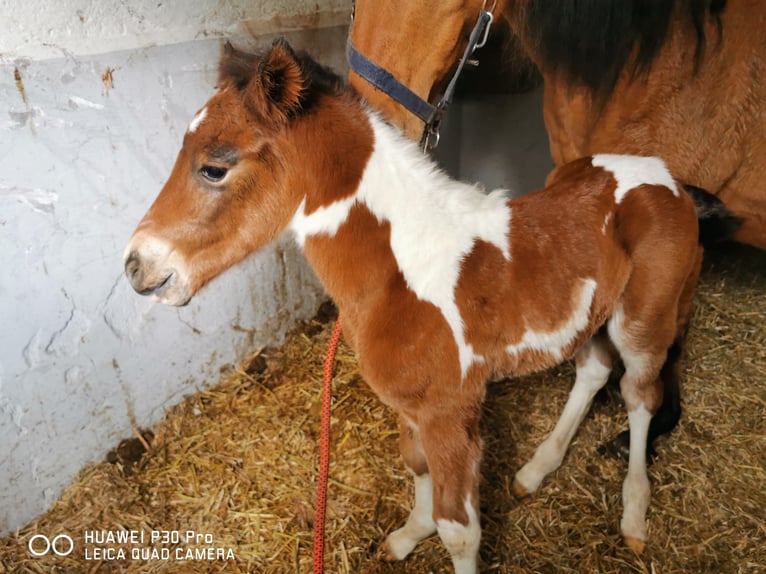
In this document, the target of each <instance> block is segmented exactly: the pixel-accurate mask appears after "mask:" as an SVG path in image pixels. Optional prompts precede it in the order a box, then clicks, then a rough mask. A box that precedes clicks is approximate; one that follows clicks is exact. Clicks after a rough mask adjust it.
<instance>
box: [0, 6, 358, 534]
mask: <svg viewBox="0 0 766 574" xmlns="http://www.w3.org/2000/svg"><path fill="white" fill-rule="evenodd" d="M349 5H350V3H349V2H347V1H345V0H343V1H338V0H320V1H312V2H304V1H293V2H288V1H282V2H266V1H259V0H247V1H242V2H240V1H233V0H230V1H227V2H217V1H195V2H186V1H183V0H175V1H170V2H169V1H163V2H159V1H157V0H152V1H144V0H128V1H117V0H98V1H96V0H93V1H86V0H77V1H72V0H70V1H57V2H53V1H48V2H41V1H30V0H23V1H21V0H13V1H10V2H9V1H3V2H0V20H2V22H3V32H2V34H0V270H1V271H0V322H1V324H2V329H0V437H2V440H0V535H2V534H5V533H7V532H9V531H11V530H13V529H14V528H16V527H18V526H20V525H22V524H24V523H26V522H27V521H29V520H30V519H32V518H33V517H34V516H36V515H37V514H39V513H41V512H43V511H44V510H46V508H47V507H48V506H49V505H50V504H51V503H52V502H53V501H54V500H55V499H56V498H57V497H58V496H59V494H60V493H61V491H62V490H63V489H64V488H65V487H66V486H67V485H68V484H69V483H70V482H71V480H72V478H73V477H74V475H75V474H76V473H77V472H78V471H79V470H80V469H81V468H82V467H83V466H84V465H86V464H87V463H90V462H94V461H98V460H101V459H103V457H104V456H105V454H106V453H107V452H108V451H109V450H110V449H112V448H114V447H115V446H116V444H117V443H118V442H119V440H120V439H122V438H126V437H130V436H132V435H133V433H134V429H136V428H139V427H147V426H150V425H152V424H153V423H154V422H156V421H157V420H159V419H160V418H161V417H162V416H163V413H164V412H165V410H166V409H167V408H168V407H169V406H171V405H173V404H175V403H177V402H178V401H179V400H180V399H181V398H182V396H184V395H185V394H188V393H191V392H194V391H196V390H197V389H199V388H203V387H204V386H206V385H209V384H213V383H215V382H217V380H218V378H219V373H220V371H221V369H223V368H225V367H227V366H229V365H232V364H235V363H237V362H238V361H240V360H241V359H242V358H243V356H244V355H245V354H246V353H248V352H249V351H251V350H253V349H255V348H257V347H260V346H264V345H275V344H278V343H279V342H280V341H281V340H282V338H283V336H284V334H285V332H286V331H287V330H288V329H289V328H291V327H292V326H293V325H294V324H295V322H296V320H298V319H301V318H306V317H309V316H311V315H312V314H313V313H314V311H315V309H316V307H317V306H318V303H319V302H320V301H321V300H322V299H323V294H322V291H321V288H320V287H319V285H318V283H317V281H316V279H315V278H314V276H313V274H312V273H311V271H310V270H309V269H308V267H307V265H306V264H305V262H304V260H303V258H302V256H301V255H300V254H299V253H298V252H297V250H296V249H295V248H294V247H293V246H292V245H291V244H290V243H289V242H285V241H283V242H281V243H279V244H277V245H275V246H272V247H269V248H267V249H265V250H263V252H261V253H259V254H257V255H255V256H253V257H251V258H249V259H248V260H247V261H245V262H244V263H243V264H241V265H239V266H237V267H236V268H235V269H232V270H231V271H230V272H228V273H226V274H224V275H223V276H222V277H220V278H219V279H217V280H215V281H214V282H212V283H211V284H210V285H209V286H207V287H206V288H205V289H203V291H202V292H201V293H200V294H199V295H198V296H197V297H196V298H195V299H194V300H193V301H192V302H191V303H190V304H189V305H188V306H187V307H183V308H169V307H163V306H158V305H155V304H154V303H152V301H151V300H149V299H147V298H144V297H140V296H138V295H137V294H136V293H134V292H133V291H132V290H131V288H130V287H129V285H128V283H127V281H126V279H125V277H124V275H123V270H122V254H123V250H124V247H125V245H126V243H127V241H128V238H129V237H130V235H131V233H132V231H133V229H134V227H135V225H136V224H137V223H138V221H139V219H140V218H141V216H142V215H143V213H144V212H145V211H146V209H147V208H148V207H149V205H150V204H151V202H152V200H153V199H154V197H155V196H156V194H157V193H158V192H159V190H160V188H161V187H162V185H163V183H164V181H165V179H166V177H167V176H168V174H169V173H170V169H171V167H172V165H173V162H174V160H175V155H176V153H177V151H178V149H179V148H180V144H181V140H182V138H183V134H184V132H185V131H186V128H187V125H188V123H189V120H190V119H191V118H192V116H193V115H194V113H195V112H196V110H197V109H198V108H199V107H200V106H201V105H202V104H203V103H204V102H205V101H206V100H207V99H208V98H209V97H210V96H211V95H212V93H213V91H214V89H213V88H214V84H215V78H216V63H217V58H218V55H219V50H220V39H219V37H220V36H226V37H232V38H234V39H235V41H237V43H239V44H243V45H249V46H252V45H254V44H256V43H261V44H262V43H264V42H268V41H270V40H271V38H270V37H269V36H259V39H258V42H255V41H254V40H252V39H251V38H249V37H248V35H249V33H250V32H253V31H254V32H263V33H269V32H272V33H273V32H274V31H275V30H277V29H282V28H287V29H293V30H295V31H294V32H292V33H290V34H288V38H289V39H290V40H292V41H293V42H294V43H295V44H296V45H298V46H304V47H311V50H312V52H313V53H314V54H316V55H317V56H318V57H319V58H320V59H322V60H323V61H325V62H328V63H330V64H332V65H335V66H336V67H342V66H344V56H343V47H344V42H345V37H346V30H345V28H344V27H337V26H336V27H325V26H331V25H337V24H339V23H340V24H346V23H347V21H348V9H349ZM314 26H320V27H319V28H314ZM307 27H309V28H310V29H307ZM301 29H303V30H301ZM115 50H119V51H115ZM109 75H111V78H112V80H113V83H111V82H109V81H108V79H109V78H108V76H109Z"/></svg>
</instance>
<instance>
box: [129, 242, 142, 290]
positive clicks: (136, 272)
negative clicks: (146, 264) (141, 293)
mask: <svg viewBox="0 0 766 574" xmlns="http://www.w3.org/2000/svg"><path fill="white" fill-rule="evenodd" d="M125 275H127V276H128V280H129V281H130V284H131V285H133V288H135V289H138V288H139V285H140V283H141V278H142V276H143V273H142V272H141V259H140V257H139V256H138V252H136V251H131V252H130V254H129V255H128V258H127V259H126V260H125Z"/></svg>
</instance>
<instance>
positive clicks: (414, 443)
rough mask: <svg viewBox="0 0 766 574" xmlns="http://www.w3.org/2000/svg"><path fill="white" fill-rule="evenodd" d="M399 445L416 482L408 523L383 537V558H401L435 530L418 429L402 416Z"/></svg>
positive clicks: (427, 474) (428, 478)
mask: <svg viewBox="0 0 766 574" xmlns="http://www.w3.org/2000/svg"><path fill="white" fill-rule="evenodd" d="M399 448H400V450H401V452H402V458H403V459H404V464H405V465H406V466H407V468H408V469H409V470H410V472H412V474H413V476H414V477H415V478H414V481H415V505H414V506H413V508H412V511H411V512H410V516H409V517H408V518H407V522H406V523H405V525H404V526H402V527H401V528H400V529H399V530H395V531H394V532H392V533H391V534H389V535H388V538H386V543H385V545H384V547H383V556H384V558H385V559H386V560H402V559H404V558H405V557H406V556H407V555H408V554H409V553H410V552H412V550H413V549H414V548H415V546H416V545H417V543H418V542H420V541H421V540H423V539H424V538H426V537H428V536H430V535H431V534H433V533H434V532H436V523H435V522H434V519H433V486H432V483H431V475H430V474H429V472H428V463H427V462H426V457H425V453H424V452H423V443H422V442H421V440H420V431H419V430H418V429H417V427H415V425H413V424H411V423H409V422H407V421H406V420H405V418H404V417H400V420H399Z"/></svg>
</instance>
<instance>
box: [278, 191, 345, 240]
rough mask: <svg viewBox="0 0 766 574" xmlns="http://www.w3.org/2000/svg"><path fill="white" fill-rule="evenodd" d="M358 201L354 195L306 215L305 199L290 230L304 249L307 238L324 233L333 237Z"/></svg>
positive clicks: (294, 216) (294, 217) (289, 227)
mask: <svg viewBox="0 0 766 574" xmlns="http://www.w3.org/2000/svg"><path fill="white" fill-rule="evenodd" d="M356 201H357V199H356V196H354V195H352V196H351V197H347V198H346V199H341V200H340V201H336V202H334V203H331V204H330V205H324V206H322V207H320V208H319V209H317V210H315V211H313V212H311V213H310V214H308V215H306V199H305V198H304V199H303V201H302V202H301V204H300V206H299V207H298V210H297V211H296V212H295V215H293V219H292V221H291V222H290V225H289V226H288V229H292V231H293V232H294V233H295V240H296V242H297V243H298V245H299V246H300V247H303V245H304V244H305V243H306V237H308V236H310V235H318V234H320V233H323V234H325V235H329V236H330V237H332V236H334V235H335V233H336V232H337V231H338V228H339V227H340V226H341V225H343V224H344V223H345V221H346V219H347V218H348V212H349V211H351V207H352V206H353V205H354V203H356Z"/></svg>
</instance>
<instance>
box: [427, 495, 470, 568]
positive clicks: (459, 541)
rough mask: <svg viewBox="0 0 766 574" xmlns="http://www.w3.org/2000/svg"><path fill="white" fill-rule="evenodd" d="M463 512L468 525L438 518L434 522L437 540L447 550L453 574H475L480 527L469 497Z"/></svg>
mask: <svg viewBox="0 0 766 574" xmlns="http://www.w3.org/2000/svg"><path fill="white" fill-rule="evenodd" d="M465 511H466V514H468V524H466V525H464V524H460V523H459V522H457V521H455V520H446V519H444V518H440V519H439V520H437V521H436V529H437V531H438V532H439V538H441V540H442V543H444V546H445V547H446V548H447V551H448V552H449V553H450V557H451V558H452V563H453V564H454V566H455V574H475V572H476V555H477V553H478V551H479V542H480V541H481V526H480V525H479V517H478V516H477V515H476V510H474V508H473V505H472V504H471V495H470V494H469V495H468V497H467V498H466V500H465Z"/></svg>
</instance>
